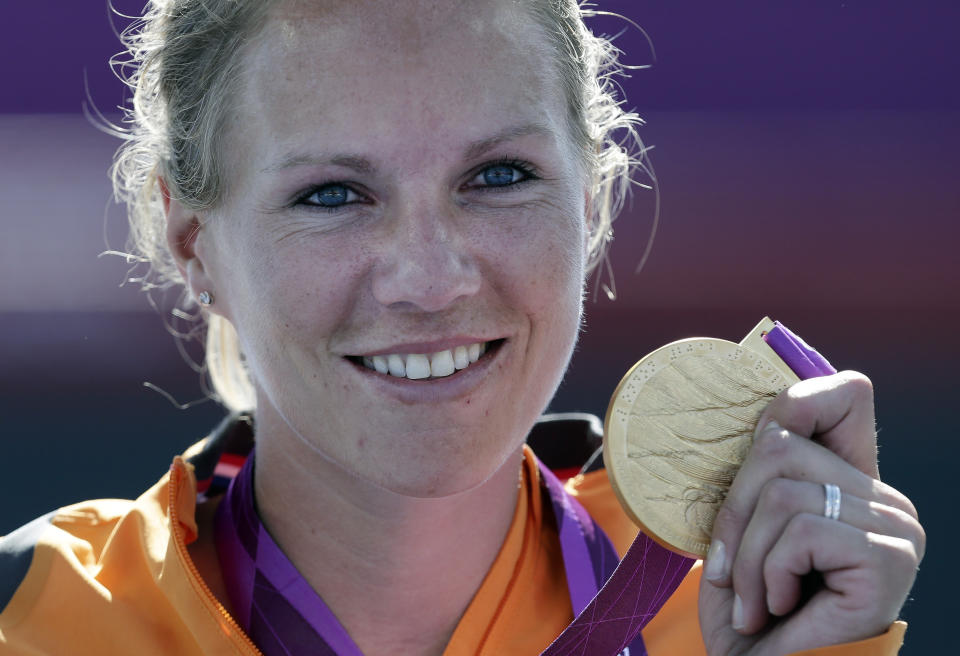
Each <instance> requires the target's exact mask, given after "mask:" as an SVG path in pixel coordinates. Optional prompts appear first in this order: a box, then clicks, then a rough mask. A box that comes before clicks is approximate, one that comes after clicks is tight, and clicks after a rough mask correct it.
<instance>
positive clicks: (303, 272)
mask: <svg viewBox="0 0 960 656" xmlns="http://www.w3.org/2000/svg"><path fill="white" fill-rule="evenodd" d="M316 4H317V3H309V2H292V3H285V4H280V5H279V6H278V7H276V8H275V9H274V10H273V11H272V13H271V15H270V18H269V20H268V22H267V24H266V26H265V27H264V29H263V32H262V34H261V35H260V37H259V38H258V39H256V40H255V41H254V42H253V43H252V44H251V47H250V49H249V52H248V53H247V54H246V57H247V62H246V71H247V75H248V77H247V84H246V85H245V87H244V89H243V92H242V94H241V97H240V99H239V102H238V109H237V112H238V117H239V118H238V120H237V121H236V123H235V125H234V128H233V129H232V130H230V137H231V138H230V139H228V141H227V143H228V148H227V157H228V160H229V164H230V167H229V170H231V171H234V172H235V176H236V182H231V184H230V186H229V188H230V189H231V193H230V194H229V196H228V197H227V198H226V200H225V202H224V204H223V206H222V207H221V208H218V210H217V211H215V212H214V213H213V214H212V215H210V216H208V217H206V218H207V223H206V224H205V226H204V230H203V232H202V234H201V236H200V238H199V239H198V245H197V248H198V251H199V252H202V254H203V255H204V262H205V265H206V268H207V273H208V275H209V276H210V277H211V279H212V280H213V281H214V285H215V286H214V288H215V289H216V290H217V298H218V303H217V306H216V311H219V312H222V313H223V314H224V315H225V316H226V317H227V318H228V319H229V320H230V321H231V322H232V323H233V324H234V326H235V327H236V328H237V331H238V334H239V336H240V339H241V343H242V345H243V349H244V353H245V355H246V357H247V361H248V365H249V368H250V370H251V372H252V374H253V377H254V379H255V383H256V388H257V401H258V410H257V429H258V439H261V440H271V439H276V440H284V439H288V438H289V436H290V434H291V433H299V435H301V436H302V437H303V438H304V439H306V440H307V441H308V442H309V443H310V444H312V445H313V446H314V447H315V448H316V449H317V450H319V451H320V452H322V453H323V454H325V456H326V457H328V458H329V459H330V460H331V461H332V462H335V463H338V464H339V465H341V466H342V467H344V468H345V469H347V470H348V471H351V472H353V473H355V474H357V475H359V476H360V477H362V478H364V479H368V480H370V481H373V482H375V483H377V484H378V485H382V486H384V487H386V488H388V489H391V490H394V491H397V492H401V493H403V494H411V495H415V496H420V495H425V496H433V495H446V494H452V493H455V492H457V491H460V490H464V489H468V488H470V487H472V486H475V485H477V484H478V483H479V482H481V481H483V480H485V479H486V478H488V477H489V476H490V475H491V473H492V472H494V471H495V470H497V469H498V468H499V467H500V466H502V464H503V463H504V462H505V461H506V460H507V458H508V457H510V455H511V454H514V453H516V452H517V449H518V448H519V446H520V444H521V443H522V440H523V438H524V436H525V434H526V431H527V430H528V429H529V427H530V426H531V425H532V423H533V422H534V421H535V420H536V417H537V416H538V415H539V414H540V413H541V412H542V411H543V409H544V408H545V407H546V404H547V402H548V401H549V399H550V397H551V396H552V394H553V392H554V390H555V389H556V386H557V385H558V384H559V381H560V378H561V376H562V374H563V371H564V370H565V368H566V366H567V363H568V361H569V358H570V356H571V353H572V349H573V345H574V342H575V340H576V335H577V330H578V326H579V321H580V316H581V294H582V288H583V279H584V275H585V274H584V265H585V263H584V248H583V244H584V238H585V218H584V210H585V206H584V198H585V189H586V178H585V176H584V175H583V172H582V169H581V166H580V165H579V160H578V158H577V156H576V150H575V148H574V146H573V144H572V143H571V140H570V137H569V135H568V134H567V129H566V120H565V103H564V101H563V98H562V96H561V91H560V87H559V85H558V84H557V83H556V80H555V79H554V77H553V76H554V73H553V66H552V64H551V61H550V59H549V58H548V56H547V55H546V53H547V52H548V50H547V48H548V46H547V45H546V42H545V39H544V37H543V36H542V35H541V34H540V33H539V32H538V28H536V27H535V26H534V25H533V23H532V21H531V19H529V18H528V17H526V16H525V15H523V14H518V11H520V10H519V9H518V8H517V7H516V5H515V4H514V3H512V2H507V1H493V0H491V1H490V2H464V3H423V4H425V5H430V7H432V9H433V11H432V12H431V11H430V10H429V9H430V8H427V7H425V8H423V9H422V10H421V11H420V12H417V13H416V14H414V13H412V12H411V11H410V5H409V4H408V3H406V2H405V3H396V2H365V3H361V4H360V5H357V4H356V3H352V2H349V3H339V2H335V3H323V5H324V7H323V8H319V7H317V6H316ZM414 15H415V16H416V20H412V19H411V16H414ZM358 35H360V36H358ZM279 71H282V72H283V74H282V75H278V74H277V72H279ZM532 122H537V123H540V124H544V125H545V126H546V127H547V128H548V129H549V133H548V134H533V135H524V136H519V137H516V138H513V139H511V140H509V141H508V142H505V143H502V144H500V145H498V146H496V147H495V148H494V149H493V150H491V151H490V152H489V153H486V154H484V155H483V156H481V157H478V158H475V159H466V158H465V157H464V152H465V148H466V146H467V145H469V144H471V143H475V142H477V141H478V140H482V139H486V138H489V137H490V136H492V135H495V134H497V133H499V132H501V131H502V130H503V129H505V128H507V127H510V126H516V125H524V124H529V123H532ZM289 153H298V154H299V153H306V154H308V155H311V156H312V155H315V154H325V153H348V154H357V155H359V156H362V157H364V158H366V159H367V160H369V161H370V162H372V163H373V164H374V166H375V169H376V170H375V172H372V173H370V172H358V171H356V170H353V169H348V168H345V167H343V166H338V165H330V164H319V165H313V164H311V165H309V166H298V167H293V168H290V169H288V170H283V171H279V172H277V171H272V170H266V169H269V167H270V166H271V165H272V164H274V163H276V162H278V161H280V160H282V159H283V158H284V156H285V155H287V154H289ZM497 158H501V159H503V158H512V159H521V160H523V161H525V162H529V163H531V164H532V165H533V167H535V168H536V170H537V172H538V176H539V178H540V179H537V180H533V181H531V182H529V183H526V184H524V185H518V186H516V188H515V189H511V190H508V191H506V192H503V193H500V192H495V193H490V192H483V191H480V190H478V189H477V188H476V187H475V186H471V185H472V184H474V183H473V182H472V181H473V180H474V179H475V178H476V177H477V171H478V168H479V167H482V166H484V165H488V164H489V163H490V162H492V161H494V160H496V159H497ZM336 181H342V182H345V183H349V184H350V185H353V186H354V187H355V188H356V189H357V190H358V191H360V192H361V195H362V197H363V200H362V202H356V203H353V204H348V205H346V206H344V207H343V209H342V210H338V211H337V212H335V213H325V212H323V211H318V210H311V209H307V208H305V207H302V206H295V207H294V206H291V205H290V202H291V200H292V199H293V198H295V197H296V196H297V194H299V193H301V192H302V191H303V190H304V189H305V188H308V187H309V186H310V185H317V184H327V183H330V182H336ZM451 335H481V336H484V337H489V338H494V337H502V338H506V340H507V344H506V345H505V347H504V353H509V357H505V358H503V359H502V360H500V361H498V362H497V364H496V366H494V367H490V369H489V370H488V372H487V375H486V377H485V378H484V380H483V381H482V383H481V384H479V386H478V387H476V388H475V389H472V390H470V392H469V396H468V397H465V398H457V399H453V400H449V401H443V402H437V403H426V402H425V403H405V402H401V401H399V400H397V399H396V398H391V397H389V396H386V395H383V394H380V393H379V392H378V391H377V390H376V389H375V388H373V387H372V386H371V385H369V384H368V382H367V380H366V379H365V378H364V374H363V373H358V372H357V371H355V368H354V367H353V365H351V364H350V363H349V362H347V361H346V360H345V358H344V356H345V355H362V354H364V353H367V352H370V351H372V350H374V349H376V348H383V347H386V346H389V345H391V344H396V343H403V342H416V341H418V340H420V341H422V340H427V339H436V338H438V337H444V336H451ZM333 381H337V382H338V383H339V384H337V385H330V384H329V383H330V382H333ZM284 436H286V437H284Z"/></svg>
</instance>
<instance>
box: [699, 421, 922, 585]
mask: <svg viewBox="0 0 960 656" xmlns="http://www.w3.org/2000/svg"><path fill="white" fill-rule="evenodd" d="M775 479H791V480H794V481H806V482H810V483H832V484H834V485H837V486H839V487H840V489H841V491H842V493H843V494H844V495H852V496H855V497H859V498H860V499H866V500H869V501H874V502H877V503H880V504H882V505H885V506H891V507H893V508H898V509H900V510H902V511H904V512H906V513H907V514H910V515H912V516H913V517H916V510H915V509H914V507H913V504H912V503H910V501H909V500H908V499H907V498H906V497H905V496H903V495H902V494H901V493H899V492H898V491H897V490H895V489H893V488H892V487H890V486H889V485H886V484H885V483H882V482H880V481H878V480H875V479H873V478H871V477H870V476H868V475H866V474H864V473H863V472H861V471H859V470H857V469H855V468H854V467H852V466H850V465H849V464H847V463H846V461H844V460H843V458H841V457H840V456H838V455H837V454H835V453H833V452H832V451H830V450H828V449H827V448H826V447H824V446H822V445H820V444H817V443H815V442H812V441H810V440H809V439H807V438H805V437H801V436H800V435H797V434H795V433H792V432H790V431H787V430H784V429H783V428H780V427H779V426H777V425H775V424H774V425H771V426H768V427H767V428H766V429H765V430H763V431H762V432H761V433H760V434H759V435H758V436H757V439H756V441H755V442H754V444H753V446H752V447H751V449H750V452H749V454H748V455H747V458H746V460H745V461H744V463H743V466H742V467H741V468H740V471H739V472H738V473H737V477H736V478H735V479H734V481H733V485H732V486H731V487H730V491H729V492H728V493H727V498H726V500H725V501H724V503H723V505H722V506H721V507H720V510H719V511H718V512H717V517H716V520H715V521H714V525H713V535H712V538H713V544H712V545H711V553H710V554H709V555H708V557H707V564H706V569H705V571H704V574H705V575H706V576H707V578H708V579H709V580H710V581H711V582H712V583H714V584H715V585H729V584H730V574H731V571H732V565H733V562H734V559H735V557H736V556H737V553H738V551H739V549H740V542H741V539H742V537H743V534H744V532H745V531H746V529H747V525H748V523H749V522H750V520H751V518H752V517H753V515H754V513H755V511H756V509H757V504H758V503H759V500H760V498H761V493H762V492H763V490H764V488H765V486H766V485H767V484H768V483H769V482H770V481H773V480H775ZM775 492H776V490H774V493H775ZM821 508H822V506H821ZM720 551H722V552H723V554H720V553H719V552H720Z"/></svg>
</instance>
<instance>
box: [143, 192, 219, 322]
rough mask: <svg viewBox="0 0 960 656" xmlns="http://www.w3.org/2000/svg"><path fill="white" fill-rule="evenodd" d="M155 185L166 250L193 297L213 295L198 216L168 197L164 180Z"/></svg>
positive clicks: (168, 193) (201, 226)
mask: <svg viewBox="0 0 960 656" xmlns="http://www.w3.org/2000/svg"><path fill="white" fill-rule="evenodd" d="M158 182H159V184H160V194H161V196H162V198H163V210H164V212H165V214H166V218H167V248H168V249H170V253H171V254H172V255H173V259H174V262H176V264H177V269H179V270H180V275H181V276H183V279H184V281H186V285H187V289H188V290H189V291H190V293H191V294H193V297H194V298H197V297H198V296H199V295H200V292H204V291H207V292H210V293H211V294H214V295H215V294H216V292H217V289H216V285H215V284H214V281H213V279H212V278H211V277H210V274H209V270H208V267H207V264H208V263H206V262H205V258H206V253H205V250H206V249H204V248H203V244H202V243H201V241H203V242H205V241H206V240H202V237H203V235H202V232H203V223H202V221H201V216H200V215H199V214H198V213H197V212H196V211H195V210H191V209H190V208H188V207H185V206H184V205H183V204H182V203H181V202H180V201H179V200H177V199H176V198H175V197H172V196H171V194H170V188H169V187H168V186H167V182H166V180H164V179H163V178H160V179H159V181H158ZM221 300H222V299H221ZM212 309H213V308H211V310H212ZM217 309H218V310H220V312H219V313H220V314H223V312H222V310H223V307H222V304H219V305H218V306H217Z"/></svg>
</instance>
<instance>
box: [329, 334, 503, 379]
mask: <svg viewBox="0 0 960 656" xmlns="http://www.w3.org/2000/svg"><path fill="white" fill-rule="evenodd" d="M505 341H506V340H504V339H495V340H492V341H489V342H476V343H474V344H470V345H468V346H458V347H456V348H452V349H447V350H446V351H437V352H436V353H391V354H389V355H348V356H347V359H348V360H350V361H351V362H353V363H354V364H355V365H358V366H360V367H363V368H365V369H369V370H372V371H376V372H377V373H380V374H384V375H388V376H393V377H394V378H407V379H409V380H434V379H437V378H447V377H448V376H452V375H454V374H456V373H459V372H460V371H463V370H464V369H469V368H470V367H471V366H472V365H473V364H474V363H475V362H477V361H478V360H480V359H481V358H484V357H485V356H486V355H487V354H492V353H493V352H494V351H496V350H497V349H498V348H500V346H501V345H502V344H503V343H504V342H505Z"/></svg>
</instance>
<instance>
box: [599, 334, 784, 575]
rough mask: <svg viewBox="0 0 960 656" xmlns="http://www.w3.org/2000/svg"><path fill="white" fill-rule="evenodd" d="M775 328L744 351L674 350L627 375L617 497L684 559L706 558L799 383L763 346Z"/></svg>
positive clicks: (703, 346)
mask: <svg viewBox="0 0 960 656" xmlns="http://www.w3.org/2000/svg"><path fill="white" fill-rule="evenodd" d="M768 325H769V327H772V325H773V324H772V322H770V321H769V319H765V320H764V322H761V323H760V324H759V325H758V326H757V328H755V329H754V331H753V332H752V333H751V334H750V335H748V336H747V338H745V339H744V341H743V342H742V343H741V344H735V343H733V342H728V341H726V340H721V339H711V338H694V339H684V340H680V341H678V342H673V343H671V344H667V345H666V346H663V347H661V348H659V349H657V350H656V351H653V352H652V353H650V354H649V355H647V356H646V357H644V358H643V359H641V360H640V361H639V362H638V363H637V364H635V365H634V366H633V368H631V369H630V371H629V372H627V375H626V376H625V377H624V378H623V380H622V381H621V382H620V385H619V386H618V387H617V390H616V391H615V392H614V395H613V398H612V400H611V402H610V406H609V409H608V411H607V417H606V426H605V438H604V453H603V455H604V462H605V463H606V467H607V472H608V474H609V476H610V480H611V482H612V484H613V488H614V491H615V492H616V494H617V496H618V498H619V499H620V502H621V504H622V505H623V506H624V508H625V509H626V510H627V513H628V514H629V515H630V516H631V517H632V518H633V520H634V521H635V522H637V523H638V524H639V525H640V526H641V528H642V529H643V530H644V532H645V533H646V534H647V535H649V536H650V537H651V538H653V539H654V540H656V541H657V542H659V543H660V544H662V545H663V546H665V547H667V548H669V549H671V550H673V551H675V552H677V553H681V554H684V555H687V556H693V557H697V558H703V557H704V556H705V555H706V553H707V550H708V548H709V546H710V534H711V531H712V527H713V521H714V519H715V517H716V514H717V510H718V509H719V507H720V504H722V503H723V500H724V499H725V498H726V494H727V490H728V489H729V487H730V484H731V483H732V482H733V479H734V477H735V476H736V474H737V471H738V470H739V468H740V465H741V463H742V462H743V460H744V458H745V457H746V455H747V452H748V450H749V449H750V444H751V442H752V439H753V432H754V429H755V428H756V424H757V421H758V420H759V418H760V414H761V413H762V412H763V409H764V408H765V407H766V405H767V404H768V403H769V402H770V401H771V400H772V399H773V398H774V397H775V396H776V395H777V394H779V393H780V392H781V391H782V390H784V389H786V388H787V387H789V386H790V385H792V384H793V383H795V382H797V380H798V378H797V376H796V375H795V374H793V372H792V371H790V369H789V368H788V367H786V365H784V364H783V362H782V361H781V360H780V359H779V357H777V355H776V354H775V353H773V351H772V350H770V349H769V347H766V344H765V343H763V341H762V339H759V335H760V334H761V332H762V331H763V330H767V329H769V328H768ZM758 343H759V344H760V345H762V347H764V348H766V350H767V352H766V353H764V352H763V351H762V349H760V348H757V345H758ZM747 344H749V346H747ZM758 351H759V352H758Z"/></svg>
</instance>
